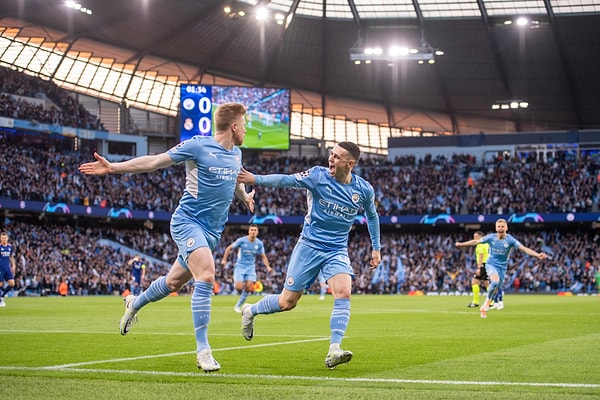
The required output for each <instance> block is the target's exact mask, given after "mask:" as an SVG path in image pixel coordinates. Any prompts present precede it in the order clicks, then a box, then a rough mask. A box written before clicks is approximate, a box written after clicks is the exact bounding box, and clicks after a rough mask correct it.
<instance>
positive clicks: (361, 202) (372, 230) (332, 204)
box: [256, 167, 381, 250]
mask: <svg viewBox="0 0 600 400" xmlns="http://www.w3.org/2000/svg"><path fill="white" fill-rule="evenodd" d="M256 184H258V185H264V186H271V187H291V188H297V189H306V190H307V199H306V200H307V203H308V211H307V214H306V216H305V218H304V226H303V228H302V233H301V235H300V236H301V237H302V238H305V239H306V240H307V241H308V242H309V243H310V244H309V245H310V246H312V247H314V248H317V249H323V250H328V249H339V248H340V247H346V246H347V245H348V235H349V233H350V229H351V227H352V224H354V220H355V218H356V217H357V215H358V212H359V210H360V209H361V208H363V209H364V211H365V215H366V217H367V226H368V228H369V234H370V236H371V243H372V246H373V250H380V249H381V245H380V233H379V216H378V215H377V210H376V208H375V202H374V197H375V194H374V191H373V187H372V186H371V184H370V183H369V182H367V181H366V180H364V179H363V178H361V177H360V176H358V175H355V174H352V180H351V181H350V183H348V184H343V183H340V182H338V181H337V180H336V179H335V178H333V177H332V176H330V175H329V169H327V168H325V167H313V168H311V169H309V170H307V171H303V172H299V173H296V174H292V175H282V174H272V175H257V176H256Z"/></svg>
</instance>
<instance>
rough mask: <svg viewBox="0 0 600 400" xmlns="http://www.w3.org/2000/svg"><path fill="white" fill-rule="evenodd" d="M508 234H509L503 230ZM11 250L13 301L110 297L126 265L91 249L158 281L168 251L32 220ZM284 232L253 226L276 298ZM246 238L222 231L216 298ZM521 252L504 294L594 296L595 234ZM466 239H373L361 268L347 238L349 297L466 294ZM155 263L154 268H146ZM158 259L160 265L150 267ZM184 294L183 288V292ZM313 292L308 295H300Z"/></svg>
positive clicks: (21, 227) (541, 237) (359, 239)
mask: <svg viewBox="0 0 600 400" xmlns="http://www.w3.org/2000/svg"><path fill="white" fill-rule="evenodd" d="M509 228H510V227H509ZM5 229H6V230H8V231H9V234H10V242H11V243H12V244H13V245H14V246H15V248H16V261H17V271H16V284H17V286H16V290H17V291H18V292H19V293H21V294H29V295H32V294H33V295H38V294H39V295H50V294H56V293H57V292H58V286H59V285H60V283H61V282H63V281H65V282H67V283H68V285H69V292H70V294H71V295H118V294H121V293H123V292H124V291H125V290H126V289H127V288H128V287H129V284H130V276H129V269H128V267H127V261H128V260H129V259H130V258H131V255H130V254H126V253H125V252H123V251H121V250H115V249H114V248H113V247H110V246H103V245H100V244H99V240H100V239H110V240H112V241H113V242H115V243H119V244H120V245H122V246H125V247H127V248H129V249H132V250H134V252H135V253H136V254H140V255H141V257H142V258H145V261H146V265H147V271H146V282H145V284H146V285H148V284H149V283H150V282H151V281H152V280H154V279H156V278H158V277H159V276H161V275H163V274H165V273H166V271H167V268H168V265H170V263H171V262H172V261H173V260H174V259H175V257H176V254H177V250H176V247H175V245H174V243H173V241H172V240H171V239H170V237H169V235H168V233H167V232H166V231H161V229H146V228H127V229H122V228H115V227H111V226H109V225H107V226H104V227H102V226H98V225H96V226H89V227H85V228H78V227H76V226H74V225H72V224H70V225H65V224H63V223H53V222H50V221H41V222H35V223H32V222H31V221H28V222H24V221H12V222H10V223H9V224H8V225H7V226H6V227H5ZM297 229H298V228H296V229H293V228H285V227H277V226H270V227H262V228H261V232H260V234H259V237H260V238H261V239H262V240H263V242H264V243H265V251H266V254H267V257H268V259H269V262H270V264H271V267H272V268H273V271H272V272H271V273H270V274H268V273H267V272H266V269H265V268H264V266H262V265H261V264H260V263H258V264H257V272H258V279H259V280H260V281H261V282H262V283H263V285H264V287H265V292H266V293H279V291H280V290H281V288H282V287H283V279H284V277H285V271H286V266H287V261H288V259H289V256H290V254H291V251H292V249H293V246H294V245H295V242H296V240H297V236H298V233H299V231H298V230H297ZM246 233H247V231H246V230H243V229H241V228H234V227H228V228H227V229H226V231H225V232H224V235H223V238H222V239H221V241H220V243H219V247H218V249H217V250H216V251H215V253H214V257H215V262H216V265H217V266H218V267H217V276H216V281H217V282H218V284H219V285H218V287H219V291H218V294H222V295H223V294H231V293H234V287H233V263H234V259H233V258H230V259H229V260H228V263H227V265H226V266H225V267H220V261H221V259H222V257H223V253H224V251H225V248H226V247H227V245H229V244H231V243H232V242H233V241H234V240H235V239H237V238H238V237H240V236H243V235H245V234H246ZM514 235H515V237H517V238H518V239H519V240H520V241H521V242H522V243H523V244H524V245H526V246H528V247H531V248H533V249H536V250H538V251H544V252H546V253H547V254H549V255H550V256H551V258H550V259H548V260H545V261H543V262H541V261H539V260H537V259H534V258H532V257H529V256H527V255H525V254H524V253H522V252H514V253H513V255H512V256H511V259H510V262H509V268H508V271H507V274H506V276H507V278H506V281H505V290H506V291H507V292H508V293H511V292H512V293H514V292H518V293H545V292H558V291H572V292H576V293H594V292H596V291H597V287H596V284H597V283H598V282H597V281H598V279H600V278H599V277H600V235H599V234H598V233H594V232H592V231H559V230H551V231H536V232H530V231H524V232H516V233H514ZM470 238H471V236H470V234H469V233H465V232H460V233H459V232H449V233H440V232H436V231H431V232H421V233H409V232H398V231H386V230H384V231H383V232H382V263H381V265H380V266H379V267H378V268H377V269H376V270H375V271H370V270H369V262H368V261H369V259H370V252H369V251H367V249H369V243H370V239H369V237H368V233H367V231H366V230H360V229H357V230H355V231H353V232H352V234H351V237H350V241H349V255H350V258H351V261H352V267H353V270H354V272H355V274H356V276H355V280H354V292H355V293H357V294H362V293H375V294H400V293H409V292H415V291H422V292H426V293H427V292H433V293H468V292H469V291H470V290H471V286H470V281H471V277H472V276H473V273H474V271H475V259H474V251H473V249H457V248H455V246H454V243H455V242H456V241H462V240H466V239H470ZM153 260H155V261H153ZM156 260H160V261H162V262H157V261H156ZM191 288H192V286H191V285H189V286H188V287H186V288H184V290H183V292H189V291H190V290H191ZM313 289H314V290H317V289H316V288H312V289H310V290H313Z"/></svg>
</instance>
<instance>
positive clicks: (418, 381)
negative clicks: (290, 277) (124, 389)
mask: <svg viewBox="0 0 600 400" xmlns="http://www.w3.org/2000/svg"><path fill="white" fill-rule="evenodd" d="M44 369H46V368H43V367H42V368H38V367H2V366H0V370H11V371H39V370H44ZM52 370H53V371H63V372H77V373H92V374H99V373H105V374H129V375H148V376H178V377H192V378H206V379H210V378H220V379H253V380H255V379H265V380H266V379H269V380H282V381H283V380H292V381H294V380H295V381H330V382H332V381H338V382H364V383H394V384H407V383H409V384H426V385H455V386H456V385H463V386H464V385H470V386H529V387H557V388H583V389H589V388H591V389H598V388H600V384H596V383H563V382H494V381H487V382H478V381H444V380H437V379H436V380H425V379H394V378H333V377H323V376H290V375H286V376H281V375H260V374H259V375H252V374H221V373H219V372H213V373H210V374H200V373H197V372H168V371H137V370H122V369H87V368H53V369H52Z"/></svg>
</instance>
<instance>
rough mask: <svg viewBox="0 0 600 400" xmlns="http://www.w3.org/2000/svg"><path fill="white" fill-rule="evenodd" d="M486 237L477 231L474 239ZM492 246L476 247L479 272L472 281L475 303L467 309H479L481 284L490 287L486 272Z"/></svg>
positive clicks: (482, 245) (480, 244)
mask: <svg viewBox="0 0 600 400" xmlns="http://www.w3.org/2000/svg"><path fill="white" fill-rule="evenodd" d="M483 236H484V234H483V232H481V231H477V232H475V233H474V234H473V239H475V240H479V239H481V238H482V237H483ZM489 251H490V245H489V244H488V243H478V244H477V245H476V246H475V262H476V263H477V271H475V275H473V279H471V289H472V290H473V301H471V303H470V304H469V305H468V306H467V307H479V289H480V286H479V285H481V284H483V285H484V286H485V288H486V289H487V288H488V286H489V278H488V276H487V273H486V271H485V263H486V261H487V259H488V256H489Z"/></svg>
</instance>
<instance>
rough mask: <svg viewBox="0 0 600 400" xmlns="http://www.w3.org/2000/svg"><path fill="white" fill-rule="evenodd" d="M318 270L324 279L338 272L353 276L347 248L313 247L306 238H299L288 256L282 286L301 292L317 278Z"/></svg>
mask: <svg viewBox="0 0 600 400" xmlns="http://www.w3.org/2000/svg"><path fill="white" fill-rule="evenodd" d="M319 271H323V278H325V280H326V281H328V280H329V279H330V278H331V277H332V276H334V275H338V274H346V275H350V276H351V277H354V271H352V267H351V266H350V258H349V257H348V249H347V248H346V247H344V248H342V249H339V250H322V249H315V248H313V247H311V246H309V245H308V243H307V240H306V239H303V238H300V240H298V243H297V244H296V247H294V251H293V252H292V256H291V257H290V262H289V264H288V268H287V275H286V277H285V284H284V287H285V288H286V289H287V290H290V291H292V292H302V291H304V289H305V288H306V287H307V285H308V286H310V285H312V283H313V282H314V281H315V279H317V277H318V275H319Z"/></svg>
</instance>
